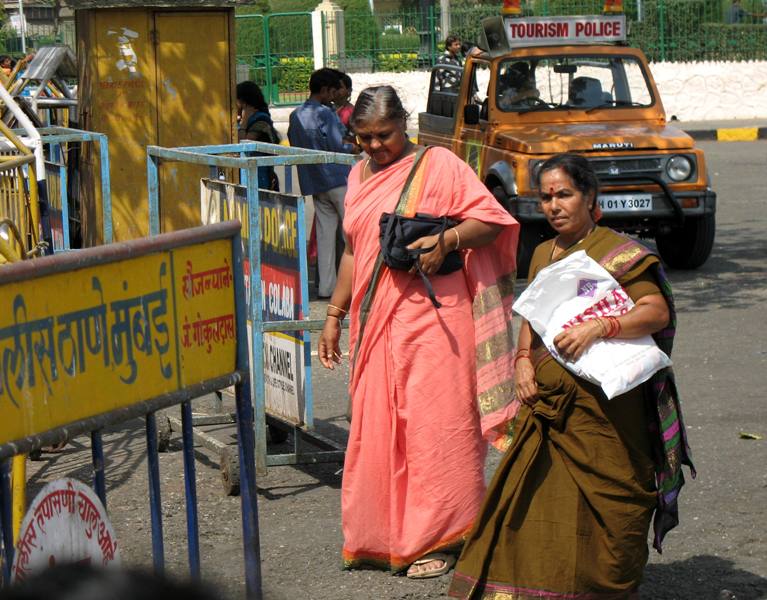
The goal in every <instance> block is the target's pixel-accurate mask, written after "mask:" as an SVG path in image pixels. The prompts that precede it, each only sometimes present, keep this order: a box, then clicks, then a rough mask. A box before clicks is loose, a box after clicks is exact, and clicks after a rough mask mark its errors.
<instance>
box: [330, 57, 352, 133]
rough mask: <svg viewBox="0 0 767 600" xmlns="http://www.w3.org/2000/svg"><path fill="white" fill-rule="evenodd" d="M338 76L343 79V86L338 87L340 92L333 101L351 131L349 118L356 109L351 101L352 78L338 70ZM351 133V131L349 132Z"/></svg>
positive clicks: (337, 111) (342, 121) (345, 125)
mask: <svg viewBox="0 0 767 600" xmlns="http://www.w3.org/2000/svg"><path fill="white" fill-rule="evenodd" d="M338 77H339V78H340V79H341V87H339V88H338V93H337V94H336V98H335V100H334V101H333V104H334V105H335V107H336V114H337V115H338V118H339V119H341V123H342V124H343V126H344V127H346V130H347V131H349V118H350V117H351V116H352V111H354V104H352V103H351V97H352V78H351V77H349V75H347V74H346V73H343V72H342V71H338ZM349 135H351V132H349Z"/></svg>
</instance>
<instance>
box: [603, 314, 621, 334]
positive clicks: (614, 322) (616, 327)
mask: <svg viewBox="0 0 767 600" xmlns="http://www.w3.org/2000/svg"><path fill="white" fill-rule="evenodd" d="M607 320H608V321H609V322H610V330H609V331H608V332H607V336H606V337H608V338H614V337H616V336H617V335H618V334H619V333H620V332H621V323H620V321H619V320H618V318H617V317H607Z"/></svg>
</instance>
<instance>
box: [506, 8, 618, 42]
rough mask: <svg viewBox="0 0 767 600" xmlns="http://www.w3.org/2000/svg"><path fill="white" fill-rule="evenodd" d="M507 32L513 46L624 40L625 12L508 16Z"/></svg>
mask: <svg viewBox="0 0 767 600" xmlns="http://www.w3.org/2000/svg"><path fill="white" fill-rule="evenodd" d="M506 35H507V36H508V38H509V44H510V45H511V46H512V48H513V47H519V46H555V45H567V44H602V43H613V42H624V41H626V16H625V15H613V16H589V17H529V18H525V19H513V18H507V19H506Z"/></svg>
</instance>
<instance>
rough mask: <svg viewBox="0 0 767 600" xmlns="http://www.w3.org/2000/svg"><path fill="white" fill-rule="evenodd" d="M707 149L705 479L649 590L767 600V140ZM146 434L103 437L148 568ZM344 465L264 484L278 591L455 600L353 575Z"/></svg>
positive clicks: (696, 386)
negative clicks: (713, 200) (710, 239)
mask: <svg viewBox="0 0 767 600" xmlns="http://www.w3.org/2000/svg"><path fill="white" fill-rule="evenodd" d="M702 146H703V148H704V149H705V151H706V156H707V160H708V165H709V170H710V171H711V172H712V174H713V182H714V187H715V189H716V190H717V192H718V195H719V198H718V203H719V212H718V217H717V219H718V221H717V239H716V245H715V248H714V252H713V255H712V257H711V258H710V259H709V261H708V262H707V263H706V264H705V265H704V266H703V267H702V268H700V269H698V270H697V271H693V272H682V271H671V272H670V273H669V275H670V278H671V281H672V283H673V286H674V292H675V296H676V301H677V309H678V313H679V315H678V316H679V322H678V332H677V341H676V345H675V348H674V354H673V360H674V364H675V369H676V375H677V380H678V384H679V388H680V391H681V395H682V399H683V408H684V414H685V418H686V426H687V429H688V433H689V438H690V443H691V445H692V449H693V457H694V461H695V465H696V467H697V469H698V477H697V479H696V480H695V481H691V480H690V478H689V477H688V482H687V485H686V487H685V488H684V489H683V491H682V495H681V501H680V513H681V524H680V526H679V527H678V528H677V529H675V530H674V531H672V532H671V533H670V534H669V535H668V537H667V538H666V542H665V545H664V553H663V555H662V556H660V555H658V554H656V553H654V552H652V553H651V559H650V564H649V565H648V567H647V569H646V572H645V581H644V584H643V585H642V590H641V592H642V597H643V598H646V599H659V600H661V599H669V600H670V599H685V600H686V599H689V600H706V599H714V600H717V599H734V598H737V600H757V599H761V598H767V540H765V537H766V534H767V467H766V466H765V465H767V398H766V397H765V384H767V342H765V339H766V338H767V325H765V322H766V319H765V307H766V306H767V277H766V276H765V268H764V262H763V261H764V260H765V259H766V258H767V235H765V231H767V207H766V203H765V196H766V195H767V191H766V190H767V142H753V143H728V144H726V143H714V142H711V143H704V144H702ZM520 289H521V288H520ZM312 314H313V316H315V317H319V316H320V315H323V314H324V303H320V302H313V303H312ZM314 365H315V367H316V368H315V369H314V377H313V386H314V393H315V415H316V418H317V428H318V430H319V431H320V432H321V433H323V434H325V435H327V436H330V437H332V438H335V439H337V440H339V441H343V440H344V439H345V435H346V422H345V420H344V412H345V407H346V375H347V371H346V368H341V369H339V370H337V371H335V372H332V373H330V372H327V371H324V370H322V369H321V367H319V365H318V363H317V361H316V360H315V361H314ZM203 405H204V402H203ZM204 408H205V407H204V406H201V407H198V408H197V410H204ZM142 433H143V427H142V425H141V424H140V423H139V422H137V421H134V422H132V423H128V424H126V425H125V426H123V427H120V428H116V429H115V430H114V431H112V432H111V433H110V434H109V435H107V436H105V450H106V453H107V484H108V489H109V498H110V499H109V511H110V514H111V517H112V520H113V524H114V527H115V530H116V532H117V535H118V538H119V540H120V544H121V552H122V557H123V561H124V562H125V563H127V564H130V565H143V566H149V565H151V538H150V533H149V532H150V524H149V511H148V501H147V497H148V493H147V477H146V472H147V471H146V464H145V460H144V457H143V449H144V445H143V440H142ZM231 434H232V431H231V428H228V429H227V428H220V429H219V431H218V433H217V435H219V436H220V437H221V438H222V439H229V440H230V441H233V440H232V435H231ZM742 434H754V435H755V436H761V438H762V439H744V436H743V435H742ZM80 442H81V440H75V441H74V442H73V443H71V444H70V446H69V447H68V448H67V451H66V452H64V453H63V454H61V455H57V456H47V457H44V460H43V461H42V462H37V463H32V466H31V468H30V473H31V479H30V484H31V488H32V489H33V490H34V488H36V487H39V486H40V485H42V484H43V483H44V482H45V481H47V480H49V479H52V478H56V477H61V476H64V475H67V474H74V475H75V476H78V477H79V478H81V479H82V480H84V481H87V480H88V477H89V473H88V461H89V453H88V452H87V445H85V441H84V440H82V442H83V443H80ZM285 448H287V446H274V447H272V448H271V451H272V452H279V451H280V450H282V451H285ZM490 452H491V454H490V457H489V459H488V465H487V474H488V477H489V476H490V475H491V474H492V472H493V470H494V468H495V466H496V465H497V464H498V455H497V454H495V453H494V451H492V450H491V451H490ZM198 459H199V460H198V463H197V472H198V496H199V506H200V509H199V510H200V535H201V554H202V565H203V576H204V578H205V579H206V580H208V581H210V582H212V583H214V584H215V586H216V589H217V590H218V591H219V593H221V594H222V596H223V597H228V598H238V597H242V595H243V561H242V542H241V528H240V517H239V511H240V500H239V498H232V497H227V496H225V495H223V493H222V491H221V485H220V473H219V468H218V462H217V457H216V456H214V455H212V454H211V453H209V452H208V451H206V450H203V449H200V451H199V452H198ZM181 465H182V459H181V452H180V444H179V443H178V442H174V443H173V444H172V446H171V452H169V453H167V454H164V455H162V456H161V474H162V477H163V480H164V487H163V492H162V494H163V496H162V498H163V516H164V519H165V521H164V527H165V547H166V565H167V569H168V571H169V572H170V573H173V574H176V575H178V576H182V577H183V576H184V575H185V573H186V572H187V566H186V565H187V559H186V533H185V532H186V522H185V516H184V503H183V498H184V485H183V477H182V475H181V473H182V467H181ZM339 469H340V465H338V464H325V465H304V466H296V467H272V468H270V470H269V473H268V475H267V476H266V477H262V478H260V479H259V481H258V488H259V497H258V501H259V513H260V530H261V553H262V560H263V589H264V596H265V598H267V599H270V600H282V599H285V600H287V599H297V598H298V599H304V598H306V599H316V600H346V599H350V600H351V599H354V600H356V599H381V600H384V599H398V600H399V599H402V600H404V599H411V600H412V599H420V598H442V597H444V593H445V590H446V589H447V585H448V583H449V580H448V578H446V577H443V578H439V579H432V580H422V581H411V580H408V579H406V578H404V577H393V576H391V575H389V574H386V573H383V572H380V571H372V570H365V571H354V572H346V571H342V570H341V557H340V551H341V544H342V536H341V528H340V485H341V475H340V472H339ZM531 551H535V550H534V548H531ZM541 560H546V557H545V556H542V557H541Z"/></svg>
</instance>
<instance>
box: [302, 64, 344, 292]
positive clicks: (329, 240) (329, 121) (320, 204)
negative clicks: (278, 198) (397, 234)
mask: <svg viewBox="0 0 767 600" xmlns="http://www.w3.org/2000/svg"><path fill="white" fill-rule="evenodd" d="M340 87H341V80H340V78H339V76H338V74H337V73H335V72H334V71H333V70H332V69H319V70H317V71H315V72H314V73H312V76H311V78H310V79H309V98H308V100H307V101H306V102H304V103H303V104H302V105H301V106H299V107H298V108H297V109H295V110H294V111H293V112H292V113H290V123H289V126H288V140H289V141H290V145H291V146H297V147H299V148H309V149H312V150H324V151H326V152H347V153H351V152H353V151H354V147H353V146H352V145H351V144H345V143H344V141H343V137H344V135H345V133H346V130H345V128H344V126H343V125H342V124H341V121H340V119H339V118H338V115H336V112H335V111H334V110H333V109H332V108H330V107H329V106H328V105H329V104H330V103H331V101H332V100H333V99H334V98H335V96H336V94H337V93H338V89H339V88H340ZM350 169H351V167H349V166H348V165H336V164H325V165H299V166H298V182H299V183H300V185H301V193H302V194H304V195H305V196H309V195H311V196H312V199H313V201H314V214H315V216H316V223H317V264H318V270H319V279H320V283H319V296H320V297H328V298H329V297H330V295H331V294H332V293H333V288H335V286H336V272H337V263H336V239H337V235H338V233H339V232H340V227H341V223H342V222H343V218H344V196H345V195H346V181H347V179H348V177H349V171H350Z"/></svg>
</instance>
